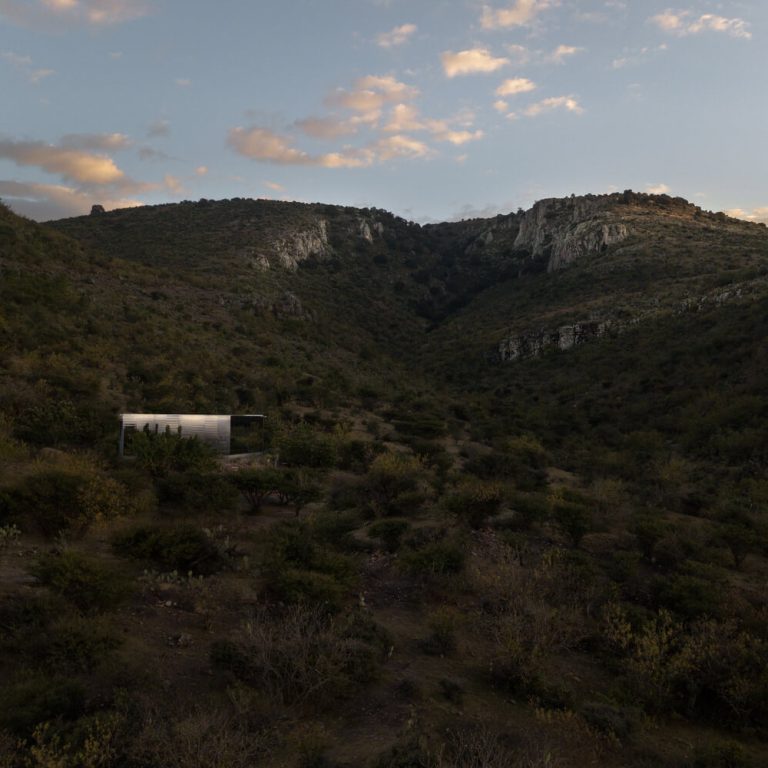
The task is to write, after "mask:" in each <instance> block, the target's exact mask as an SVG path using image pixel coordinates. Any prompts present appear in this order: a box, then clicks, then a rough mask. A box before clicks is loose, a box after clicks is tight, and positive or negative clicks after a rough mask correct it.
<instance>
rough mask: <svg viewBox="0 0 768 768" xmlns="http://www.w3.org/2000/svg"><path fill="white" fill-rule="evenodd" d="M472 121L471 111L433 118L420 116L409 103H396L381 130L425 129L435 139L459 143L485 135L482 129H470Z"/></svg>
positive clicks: (392, 131) (473, 119) (472, 125)
mask: <svg viewBox="0 0 768 768" xmlns="http://www.w3.org/2000/svg"><path fill="white" fill-rule="evenodd" d="M474 122H475V115H474V113H472V112H460V113H459V114H458V115H454V116H453V117H451V118H448V119H445V120H433V119H431V118H422V117H421V115H420V114H419V110H418V109H417V108H416V107H414V106H413V105H411V104H397V105H395V107H394V108H393V109H392V112H391V114H390V120H389V122H388V123H387V124H386V125H385V126H384V127H383V129H382V130H384V131H388V132H391V133H403V132H406V131H408V132H414V131H427V132H428V133H430V134H432V136H433V137H434V138H435V139H436V140H437V141H445V142H448V143H450V144H454V145H460V144H466V143H467V142H469V141H477V140H478V139H482V138H483V136H484V135H485V134H484V133H483V131H480V130H472V128H473V127H474Z"/></svg>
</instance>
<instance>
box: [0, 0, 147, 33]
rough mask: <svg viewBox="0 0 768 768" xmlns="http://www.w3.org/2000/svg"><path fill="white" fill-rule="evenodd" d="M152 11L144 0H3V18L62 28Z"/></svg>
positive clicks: (106, 23) (112, 22) (103, 23)
mask: <svg viewBox="0 0 768 768" xmlns="http://www.w3.org/2000/svg"><path fill="white" fill-rule="evenodd" d="M148 13H149V6H148V5H147V4H146V3H144V2H142V1H141V0H0V18H3V19H5V20H7V21H10V22H11V23H14V24H19V25H21V26H26V27H41V28H44V29H60V28H61V25H62V24H74V25H86V26H92V27H106V26H112V25H115V24H122V23H125V22H127V21H133V20H135V19H139V18H141V17H142V16H146V15H147V14H148Z"/></svg>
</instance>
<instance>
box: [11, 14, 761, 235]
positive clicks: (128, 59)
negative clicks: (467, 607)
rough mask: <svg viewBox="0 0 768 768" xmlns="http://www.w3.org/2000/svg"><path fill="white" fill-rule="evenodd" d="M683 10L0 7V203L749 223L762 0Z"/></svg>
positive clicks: (76, 209) (757, 162)
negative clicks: (269, 202) (575, 201)
mask: <svg viewBox="0 0 768 768" xmlns="http://www.w3.org/2000/svg"><path fill="white" fill-rule="evenodd" d="M670 2H672V3H673V4H672V5H670V4H669V3H670ZM680 3H681V4H679V5H678V4H676V2H675V0H218V1H217V2H212V1H211V0H0V93H1V94H2V99H0V199H2V200H3V201H4V202H5V203H7V204H9V205H10V206H11V207H12V208H13V209H14V210H16V211H17V212H19V213H21V214H23V215H25V216H29V217H30V218H34V219H37V220H48V219H53V218H61V217H65V216H74V215H81V214H83V213H87V212H88V211H90V208H91V205H92V204H95V203H98V204H101V205H103V206H104V207H105V208H107V209H112V208H120V207H126V206H133V205H144V204H156V203H166V202H176V201H180V200H198V199H200V198H208V199H223V198H233V197H252V198H272V199H284V200H299V201H304V202H324V203H336V204H342V205H353V206H359V207H377V208H385V209H387V210H390V211H393V212H394V213H396V214H398V215H400V216H403V217H405V218H408V219H411V220H416V221H421V222H428V221H442V220H449V219H450V220H454V219H461V218H470V217H473V216H481V215H483V216H490V215H495V214H497V213H505V212H508V211H511V210H517V209H518V208H519V207H523V208H527V207H529V206H530V205H532V204H533V203H534V202H535V201H536V200H538V199H541V198H546V197H560V196H565V195H570V194H584V193H588V192H591V193H595V194H600V193H606V192H612V191H622V190H624V189H633V190H635V191H641V192H657V193H661V192H665V193H668V194H670V195H675V196H678V195H679V196H682V197H685V198H687V199H688V200H691V201H692V202H694V203H696V204H697V205H700V206H701V207H703V208H705V209H707V210H726V211H729V212H730V213H731V214H732V215H736V216H739V217H742V218H751V219H756V220H768V185H767V184H766V180H768V152H766V137H767V136H768V131H767V130H766V129H768V98H766V88H765V84H766V72H768V66H767V65H768V2H766V0H721V1H720V2H715V1H714V0H680Z"/></svg>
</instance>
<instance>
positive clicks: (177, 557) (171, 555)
mask: <svg viewBox="0 0 768 768" xmlns="http://www.w3.org/2000/svg"><path fill="white" fill-rule="evenodd" d="M112 546H113V548H114V550H115V552H117V553H118V554H120V555H123V556H124V557H130V558H134V559H136V560H148V561H150V562H152V563H154V564H155V565H157V566H159V567H160V568H163V569H165V570H169V571H178V572H179V573H185V574H186V573H194V574H200V575H204V576H205V575H209V574H211V573H215V572H216V571H218V570H220V569H221V568H222V567H223V566H224V565H225V564H226V562H225V558H224V556H223V554H222V553H221V552H220V551H219V549H218V547H217V546H216V544H215V543H214V542H213V541H212V540H211V538H210V536H208V535H207V534H206V533H205V532H204V531H201V530H200V529H199V528H195V527H194V526H192V525H178V526H175V527H172V528H166V527H162V526H142V527H140V528H135V529H133V530H132V531H127V532H125V533H121V534H119V535H118V536H116V537H115V538H114V539H113V540H112Z"/></svg>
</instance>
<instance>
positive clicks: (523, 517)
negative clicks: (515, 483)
mask: <svg viewBox="0 0 768 768" xmlns="http://www.w3.org/2000/svg"><path fill="white" fill-rule="evenodd" d="M510 503H511V506H512V509H513V510H514V512H515V523H516V524H517V525H518V526H519V527H520V528H522V529H523V530H528V529H529V528H531V527H532V526H533V525H535V524H536V523H541V522H543V521H544V520H546V518H547V517H548V515H549V511H550V508H549V502H548V501H547V499H546V497H544V496H541V495H538V494H535V493H521V492H516V493H513V494H512V496H511V499H510Z"/></svg>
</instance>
